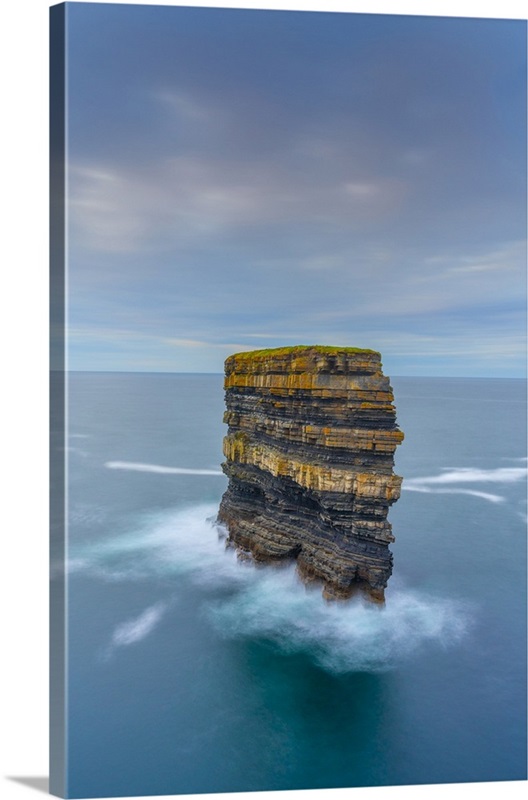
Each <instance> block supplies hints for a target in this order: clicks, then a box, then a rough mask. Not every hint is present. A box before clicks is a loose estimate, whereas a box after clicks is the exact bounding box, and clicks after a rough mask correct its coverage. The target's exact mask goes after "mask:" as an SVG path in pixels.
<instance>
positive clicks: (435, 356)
mask: <svg viewBox="0 0 528 800" xmlns="http://www.w3.org/2000/svg"><path fill="white" fill-rule="evenodd" d="M67 31H68V45H67V56H68V114H67V134H68V151H67V152H68V161H67V168H68V192H67V205H68V253H67V270H68V363H69V368H70V369H80V370H125V371H163V372H165V371H168V372H217V373H218V372H222V371H223V362H224V359H225V358H226V357H227V356H228V355H230V354H231V353H234V352H238V351H241V350H252V349H258V348H268V347H279V346H284V345H295V344H326V345H343V346H356V347H367V348H372V349H375V350H379V351H381V354H382V360H383V364H384V370H385V372H386V373H387V374H390V375H433V376H476V377H478V376H481V377H486V376H492V377H519V376H522V375H524V374H525V364H526V355H525V345H526V321H525V317H526V313H525V312H526V22H524V21H522V20H504V19H471V18H466V19H464V18H448V17H420V16H397V15H370V14H353V13H326V12H301V11H292V12H289V11H271V10H239V9H214V8H202V9H200V8H185V7H171V6H159V7H156V6H138V5H102V4H90V3H87V4H83V3H81V4H79V3H69V4H67Z"/></svg>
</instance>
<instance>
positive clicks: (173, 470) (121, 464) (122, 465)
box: [105, 461, 224, 475]
mask: <svg viewBox="0 0 528 800" xmlns="http://www.w3.org/2000/svg"><path fill="white" fill-rule="evenodd" d="M105 467H107V468H108V469H126V470H131V471H133V472H156V473H159V474H160V475H223V474H224V473H223V472H222V470H220V469H187V468H184V467H164V466H161V465H160V464H142V463H139V462H135V461H107V462H106V464H105Z"/></svg>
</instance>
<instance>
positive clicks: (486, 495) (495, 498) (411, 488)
mask: <svg viewBox="0 0 528 800" xmlns="http://www.w3.org/2000/svg"><path fill="white" fill-rule="evenodd" d="M403 489H404V490H405V491H407V492H423V493H425V494H469V495H472V496H473V497H480V498H482V499H483V500H489V501H490V503H504V501H505V500H506V498H505V497H503V496H502V495H500V494H491V493H490V492H479V491H477V490H476V489H431V488H430V487H429V486H421V485H417V484H411V485H405V484H403V486H402V490H403Z"/></svg>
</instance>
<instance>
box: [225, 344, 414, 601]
mask: <svg viewBox="0 0 528 800" xmlns="http://www.w3.org/2000/svg"><path fill="white" fill-rule="evenodd" d="M225 390H226V406H227V410H226V412H225V415H224V422H226V423H227V425H228V426H229V427H228V432H227V435H226V437H225V439H224V455H225V458H226V461H225V463H224V464H223V465H222V468H223V470H224V472H225V474H226V475H227V477H228V478H229V485H228V488H227V491H226V492H225V494H224V496H223V498H222V502H221V504H220V510H219V515H218V520H219V522H220V523H222V524H223V525H225V527H226V528H227V531H228V542H229V543H230V544H232V545H234V546H236V547H237V548H239V550H241V551H244V552H246V553H248V554H251V556H252V557H253V558H254V559H255V560H256V561H260V562H271V561H277V560H279V559H284V558H296V559H297V565H298V570H299V572H300V574H301V575H302V576H303V577H304V578H305V579H307V580H310V579H319V580H321V581H322V583H323V584H324V594H325V596H326V597H328V598H330V597H348V596H350V595H351V594H352V593H353V591H354V589H355V588H357V587H360V588H362V589H364V590H365V591H367V593H368V594H369V595H370V596H371V597H372V598H374V599H378V600H382V599H383V593H384V589H385V587H386V585H387V581H388V579H389V577H390V575H391V572H392V554H391V552H390V550H389V548H388V545H389V543H390V542H392V541H394V537H393V536H392V532H391V526H390V524H389V522H388V521H387V513H388V510H389V506H390V505H391V504H392V503H394V502H395V501H396V500H397V499H398V497H399V496H400V486H401V478H399V477H398V476H397V475H395V474H394V472H393V467H394V451H395V449H396V447H397V446H398V445H399V444H400V442H401V441H402V440H403V433H402V432H401V431H400V430H399V429H398V427H397V424H396V414H395V408H394V405H393V394H392V389H391V386H390V383H389V379H388V378H387V377H386V376H384V375H383V373H382V371H381V359H380V354H379V353H377V352H375V351H373V350H359V349H356V348H337V347H318V346H314V347H290V348H279V349H276V350H257V351H253V352H249V353H237V354H236V355H233V356H230V358H228V359H227V360H226V362H225Z"/></svg>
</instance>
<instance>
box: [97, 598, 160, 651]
mask: <svg viewBox="0 0 528 800" xmlns="http://www.w3.org/2000/svg"><path fill="white" fill-rule="evenodd" d="M166 610H167V604H166V603H156V604H155V605H153V606H149V608H146V609H145V611H143V613H142V614H140V615H139V617H135V618H134V619H131V620H127V621H126V622H122V623H121V624H120V625H118V626H117V628H116V629H115V630H114V632H113V634H112V640H111V645H110V646H111V647H125V646H128V645H130V644H135V643H136V642H140V641H141V640H142V639H144V638H145V637H146V636H148V635H149V633H151V632H152V631H153V630H154V628H155V627H156V625H158V623H159V621H160V620H161V618H162V617H163V615H164V614H165V611H166Z"/></svg>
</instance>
